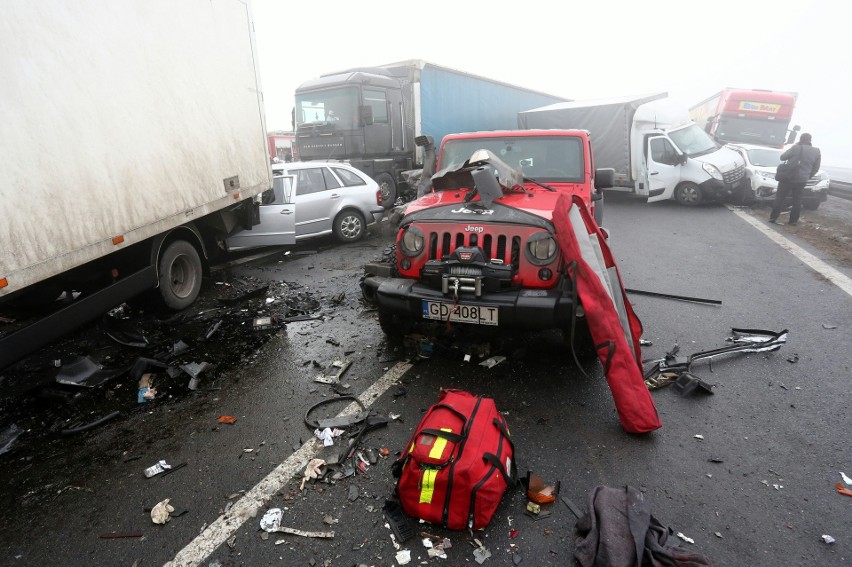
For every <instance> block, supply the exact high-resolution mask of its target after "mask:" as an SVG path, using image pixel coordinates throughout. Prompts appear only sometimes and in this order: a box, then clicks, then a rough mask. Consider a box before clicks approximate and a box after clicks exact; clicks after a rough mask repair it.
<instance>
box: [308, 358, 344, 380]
mask: <svg viewBox="0 0 852 567" xmlns="http://www.w3.org/2000/svg"><path fill="white" fill-rule="evenodd" d="M351 365H352V362H351V361H349V360H335V361H334V362H332V363H331V364H329V365H328V366H327V367H326V368H325V372H323V373H322V374H320V375H319V376H317V377H316V378H314V382H319V383H321V384H336V383H338V382H340V377H341V376H342V375H343V373H344V372H346V370H347V369H348V368H349V367H350V366H351Z"/></svg>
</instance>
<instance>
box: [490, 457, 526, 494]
mask: <svg viewBox="0 0 852 567" xmlns="http://www.w3.org/2000/svg"><path fill="white" fill-rule="evenodd" d="M482 460H483V461H485V462H486V463H489V464H490V465H491V466H493V467H494V468H495V469H497V470H498V471H500V472H501V473H503V478H505V479H506V484H507V485H508V486H511V487H513V488H514V486H515V485H516V484H518V465H516V464H515V459H512V464H511V467H510V468H511V470H510V471H507V470H506V467H504V466H503V463H501V462H500V459H498V458H497V455H495V454H494V453H485V454H484V455H482Z"/></svg>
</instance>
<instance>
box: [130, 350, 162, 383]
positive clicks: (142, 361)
mask: <svg viewBox="0 0 852 567" xmlns="http://www.w3.org/2000/svg"><path fill="white" fill-rule="evenodd" d="M154 368H160V369H163V368H168V364H166V363H165V362H160V361H159V360H157V359H155V358H145V357H142V356H140V357H139V358H137V359H136V360H135V361H134V362H133V365H132V366H131V367H130V377H131V378H133V381H134V382H138V381H139V379H140V378H142V375H143V374H145V373H146V372H150V371H151V370H152V369H154Z"/></svg>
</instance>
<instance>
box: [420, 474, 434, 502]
mask: <svg viewBox="0 0 852 567" xmlns="http://www.w3.org/2000/svg"><path fill="white" fill-rule="evenodd" d="M436 476H438V469H424V470H423V478H421V479H420V502H419V503H420V504H431V503H432V494H433V493H434V492H435V477H436Z"/></svg>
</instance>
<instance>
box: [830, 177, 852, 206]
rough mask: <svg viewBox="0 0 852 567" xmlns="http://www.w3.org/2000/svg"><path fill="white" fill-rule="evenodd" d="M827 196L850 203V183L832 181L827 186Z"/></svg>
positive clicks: (851, 198)
mask: <svg viewBox="0 0 852 567" xmlns="http://www.w3.org/2000/svg"><path fill="white" fill-rule="evenodd" d="M828 194H829V195H832V196H834V197H840V198H841V199H846V200H848V201H852V183H847V182H846V181H832V182H831V185H829V186H828Z"/></svg>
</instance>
